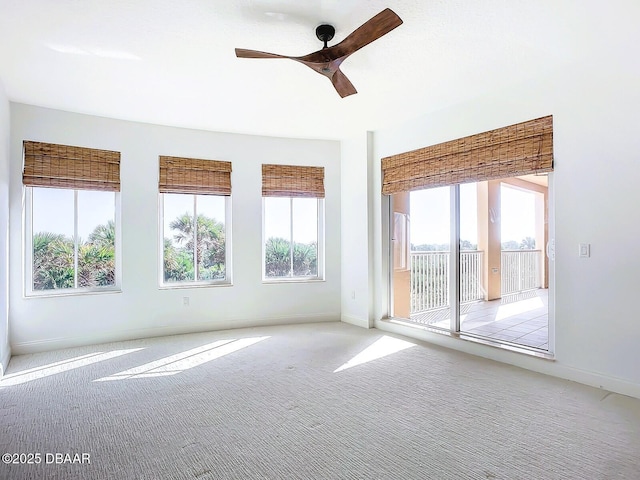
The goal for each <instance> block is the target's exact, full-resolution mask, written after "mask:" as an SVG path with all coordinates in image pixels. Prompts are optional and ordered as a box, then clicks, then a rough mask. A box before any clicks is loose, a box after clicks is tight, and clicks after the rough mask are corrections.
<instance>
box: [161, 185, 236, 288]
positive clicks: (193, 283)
mask: <svg viewBox="0 0 640 480" xmlns="http://www.w3.org/2000/svg"><path fill="white" fill-rule="evenodd" d="M164 195H165V194H164V193H159V194H158V285H159V286H160V288H161V289H167V290H169V289H177V288H194V287H215V286H231V285H233V281H232V260H231V259H232V254H231V248H232V247H231V246H232V241H231V232H232V228H231V195H215V196H219V197H224V202H225V203H224V216H225V218H224V273H225V278H221V279H217V280H197V278H198V263H197V254H196V252H194V255H193V258H194V272H193V278H194V280H184V281H181V282H165V281H164ZM171 195H185V196H187V195H190V196H192V197H193V211H194V215H195V216H196V217H197V215H198V209H197V203H198V201H197V198H198V195H197V194H193V193H177V194H175V193H172V194H171ZM196 244H197V230H196V242H194V248H195V245H196Z"/></svg>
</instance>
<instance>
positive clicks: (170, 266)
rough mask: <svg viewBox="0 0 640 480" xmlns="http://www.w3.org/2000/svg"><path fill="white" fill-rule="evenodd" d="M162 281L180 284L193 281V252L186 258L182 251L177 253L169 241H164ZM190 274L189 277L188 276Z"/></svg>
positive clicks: (167, 239) (166, 239)
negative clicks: (184, 281)
mask: <svg viewBox="0 0 640 480" xmlns="http://www.w3.org/2000/svg"><path fill="white" fill-rule="evenodd" d="M163 262H164V281H165V282H181V281H183V280H193V252H191V257H190V258H188V256H187V254H185V252H183V251H178V250H177V249H176V247H174V246H173V243H171V239H169V238H165V239H164V255H163ZM189 274H190V275H189Z"/></svg>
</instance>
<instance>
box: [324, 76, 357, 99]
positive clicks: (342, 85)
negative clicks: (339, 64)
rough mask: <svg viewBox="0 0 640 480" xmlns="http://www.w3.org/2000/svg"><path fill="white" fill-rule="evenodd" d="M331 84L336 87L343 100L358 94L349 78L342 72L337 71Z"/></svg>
mask: <svg viewBox="0 0 640 480" xmlns="http://www.w3.org/2000/svg"><path fill="white" fill-rule="evenodd" d="M331 83H333V86H334V87H336V90H337V91H338V93H339V94H340V96H341V97H342V98H344V97H348V96H349V95H353V94H354V93H358V91H357V90H356V87H354V86H353V84H352V83H351V81H350V80H349V79H348V78H347V76H346V75H345V74H344V73H342V70H340V69H337V70H336V71H335V73H334V74H333V76H332V77H331Z"/></svg>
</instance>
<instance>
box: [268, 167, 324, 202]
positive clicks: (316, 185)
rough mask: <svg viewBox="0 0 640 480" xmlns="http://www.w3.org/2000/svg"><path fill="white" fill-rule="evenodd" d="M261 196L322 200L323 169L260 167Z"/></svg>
mask: <svg viewBox="0 0 640 480" xmlns="http://www.w3.org/2000/svg"><path fill="white" fill-rule="evenodd" d="M262 196H263V197H313V198H324V167H301V166H297V165H262Z"/></svg>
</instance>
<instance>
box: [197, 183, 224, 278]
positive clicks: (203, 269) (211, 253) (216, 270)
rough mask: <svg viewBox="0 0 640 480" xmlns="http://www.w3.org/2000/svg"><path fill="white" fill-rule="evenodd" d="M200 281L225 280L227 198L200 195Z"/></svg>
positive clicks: (198, 255)
mask: <svg viewBox="0 0 640 480" xmlns="http://www.w3.org/2000/svg"><path fill="white" fill-rule="evenodd" d="M196 210H197V213H198V235H197V239H198V241H197V257H198V280H219V279H224V278H225V197H223V196H217V195H198V196H197V203H196Z"/></svg>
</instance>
